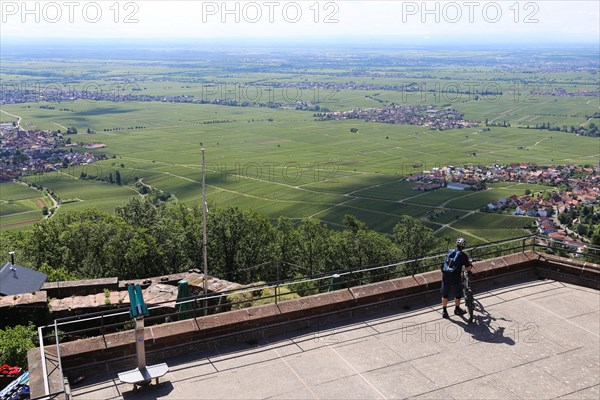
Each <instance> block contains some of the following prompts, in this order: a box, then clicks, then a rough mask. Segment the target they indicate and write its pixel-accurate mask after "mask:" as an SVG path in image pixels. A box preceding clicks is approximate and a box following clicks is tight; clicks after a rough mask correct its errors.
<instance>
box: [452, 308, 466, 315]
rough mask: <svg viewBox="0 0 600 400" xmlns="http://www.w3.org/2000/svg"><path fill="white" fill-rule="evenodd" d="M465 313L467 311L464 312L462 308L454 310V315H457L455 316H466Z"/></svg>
mask: <svg viewBox="0 0 600 400" xmlns="http://www.w3.org/2000/svg"><path fill="white" fill-rule="evenodd" d="M465 313H466V311H465V310H463V309H462V308H460V307H456V308H455V309H454V314H455V315H464V314H465Z"/></svg>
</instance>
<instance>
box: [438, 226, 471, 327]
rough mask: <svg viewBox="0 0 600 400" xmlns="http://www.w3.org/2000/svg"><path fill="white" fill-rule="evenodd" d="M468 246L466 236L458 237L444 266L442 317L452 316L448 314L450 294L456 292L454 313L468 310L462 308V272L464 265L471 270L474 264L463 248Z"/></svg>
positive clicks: (458, 313) (459, 313)
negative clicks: (454, 247)
mask: <svg viewBox="0 0 600 400" xmlns="http://www.w3.org/2000/svg"><path fill="white" fill-rule="evenodd" d="M465 247H467V241H466V240H465V239H464V238H458V239H456V249H454V250H450V252H449V253H448V255H447V256H446V260H445V261H444V265H443V266H442V290H441V292H442V307H443V311H442V317H443V318H450V316H449V315H448V310H447V309H446V307H447V306H448V295H449V294H450V293H453V294H454V314H455V315H463V314H464V313H465V312H466V311H465V310H463V309H462V308H460V299H461V298H462V294H463V287H462V280H461V273H462V269H463V267H466V269H467V271H471V268H473V264H472V263H471V260H470V259H469V256H467V254H466V253H464V252H463V250H464V249H465Z"/></svg>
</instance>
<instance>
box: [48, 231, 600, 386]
mask: <svg viewBox="0 0 600 400" xmlns="http://www.w3.org/2000/svg"><path fill="white" fill-rule="evenodd" d="M526 250H532V251H533V252H536V253H537V251H542V252H550V253H558V254H559V255H561V254H565V255H567V256H568V255H571V256H573V257H575V256H583V255H584V254H581V253H578V249H575V248H573V246H572V245H571V244H570V243H569V242H568V241H567V242H564V241H557V240H554V239H551V238H549V237H546V236H540V235H528V236H521V237H517V238H513V239H508V240H500V241H495V242H489V243H485V244H481V245H477V246H473V247H471V248H468V249H467V250H466V252H467V254H469V256H470V257H471V258H472V259H473V260H474V261H480V260H483V259H487V258H494V257H500V256H504V255H508V254H514V253H523V252H525V251H526ZM586 251H587V253H586V254H585V256H586V257H588V258H590V259H592V260H593V261H594V262H596V263H598V262H600V247H598V246H590V245H588V246H587V250H586ZM446 255H447V252H441V253H436V254H430V255H424V256H420V257H415V258H411V259H406V260H402V261H398V262H394V263H388V264H381V265H368V266H361V267H355V268H348V269H343V270H334V271H328V272H323V273H318V274H312V275H305V276H301V277H298V278H290V279H284V280H278V281H273V282H269V283H261V284H254V285H247V286H244V287H242V288H239V289H233V290H228V291H223V292H219V293H214V294H200V295H197V296H190V297H187V298H182V299H177V300H176V301H175V300H170V301H165V302H160V303H156V304H154V305H152V306H149V307H148V310H150V311H151V310H163V311H164V309H166V308H169V309H172V308H173V305H174V304H175V305H183V304H191V306H192V308H191V310H190V309H183V310H182V311H175V312H167V313H164V312H163V313H161V314H160V315H155V316H149V317H146V318H145V322H146V324H147V325H152V324H157V323H164V322H167V321H170V320H173V318H178V317H180V316H181V315H186V316H187V317H186V318H192V317H198V316H203V315H206V314H211V313H212V314H214V313H218V312H222V311H227V310H231V309H233V308H236V307H237V306H239V308H243V307H245V306H247V305H248V304H250V305H252V304H253V303H256V302H260V303H261V304H262V303H265V302H275V303H278V302H279V301H280V299H281V298H282V297H283V296H290V295H297V296H302V295H306V294H313V293H321V292H324V291H327V290H328V289H330V288H332V286H333V285H335V287H337V288H349V287H354V286H360V285H363V284H368V283H373V282H380V281H385V280H389V279H394V278H399V277H402V276H410V275H415V274H418V273H422V272H427V271H431V270H435V269H437V268H439V267H440V265H441V264H442V263H443V260H444V259H445V257H446ZM284 288H285V289H286V291H285V292H283V293H282V289H284ZM258 291H260V292H261V295H260V296H258V297H253V296H250V298H248V299H241V300H235V296H240V295H244V294H252V293H256V292H258ZM263 293H272V294H263ZM175 308H176V307H175ZM205 313H206V314H205ZM78 324H79V325H80V326H81V325H82V324H84V325H88V326H84V327H83V328H81V327H80V328H79V329H70V328H71V327H73V326H76V325H78ZM130 324H131V321H130V319H129V308H128V307H121V308H117V309H114V310H109V311H101V312H95V313H89V314H84V315H78V316H72V317H65V318H57V319H56V320H55V321H54V324H52V325H47V326H43V327H40V328H38V334H39V338H40V350H41V354H42V361H43V363H42V365H43V368H44V374H45V377H46V376H47V371H45V362H44V360H45V354H44V346H43V344H44V343H46V342H49V341H51V342H54V343H52V344H55V345H56V353H57V357H58V361H59V369H60V373H61V379H62V381H63V393H64V392H65V385H64V377H63V371H62V364H61V356H60V343H61V340H62V342H63V343H64V342H65V341H66V340H71V339H77V338H83V337H92V336H97V335H104V334H105V333H110V332H113V331H119V330H128V329H133V327H129V325H130ZM90 325H91V326H90ZM44 329H46V330H49V329H52V330H53V332H51V334H49V335H47V336H43V334H42V332H43V330H44ZM45 389H46V393H47V395H49V387H48V384H47V378H46V382H45Z"/></svg>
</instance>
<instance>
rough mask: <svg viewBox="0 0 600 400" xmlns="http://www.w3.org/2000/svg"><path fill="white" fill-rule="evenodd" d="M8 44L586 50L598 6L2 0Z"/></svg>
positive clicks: (599, 15)
mask: <svg viewBox="0 0 600 400" xmlns="http://www.w3.org/2000/svg"><path fill="white" fill-rule="evenodd" d="M0 20H1V24H2V25H1V32H2V36H3V37H4V39H5V40H8V39H28V38H45V39H52V38H77V39H86V38H101V39H126V38H130V39H153V38H160V39H163V40H164V39H166V40H168V39H194V38H198V39H200V38H202V39H210V38H225V39H226V38H244V39H246V40H252V39H257V40H268V39H274V40H275V39H279V40H281V39H285V38H295V39H299V38H306V39H309V40H321V39H324V40H326V39H332V38H337V39H344V38H345V39H346V40H349V39H351V38H354V37H363V38H369V37H373V38H375V37H382V36H386V37H395V38H405V39H414V40H417V41H419V42H424V43H427V42H428V41H430V42H436V41H440V40H445V41H455V40H458V41H465V42H468V41H472V40H480V41H484V40H507V41H512V42H520V41H523V42H529V41H534V42H535V41H540V42H548V43H550V42H563V43H564V42H587V43H592V44H594V43H598V42H599V40H600V39H599V37H600V22H599V21H600V2H598V1H594V0H592V1H577V0H575V1H572V0H537V1H516V0H509V1H506V0H497V1H470V0H467V1H400V0H391V1H355V0H335V1H316V0H309V1H306V0H296V1H287V0H277V1H274V0H273V1H271V0H266V1H199V0H198V1H197V0H189V1H170V0H169V1H167V0H137V1H116V0H108V1H106V0H95V1H87V0H64V1H62V0H57V1H23V0H15V1H7V0H0Z"/></svg>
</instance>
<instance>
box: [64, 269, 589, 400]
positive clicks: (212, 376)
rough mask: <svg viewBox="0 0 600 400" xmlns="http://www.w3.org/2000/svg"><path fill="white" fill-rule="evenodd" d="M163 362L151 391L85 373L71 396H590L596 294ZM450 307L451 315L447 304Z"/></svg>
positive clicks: (507, 291) (355, 326)
mask: <svg viewBox="0 0 600 400" xmlns="http://www.w3.org/2000/svg"><path fill="white" fill-rule="evenodd" d="M475 295H476V298H477V300H478V301H479V307H478V308H479V310H478V312H477V315H476V321H475V322H474V324H473V325H468V324H467V323H466V322H465V321H464V320H463V319H462V318H461V317H456V316H454V315H452V318H451V320H449V321H448V320H444V319H442V318H441V312H440V307H439V306H438V305H437V304H423V305H422V306H421V307H420V308H413V309H411V310H399V311H398V312H397V313H385V314H376V315H372V316H371V317H369V318H365V319H362V320H359V321H349V322H348V323H346V324H343V323H338V324H335V325H329V326H325V327H321V328H320V329H319V330H313V331H308V330H304V331H296V332H290V333H289V334H287V335H285V336H279V337H272V338H269V339H267V340H262V341H260V342H258V343H254V344H240V345H237V346H232V347H229V348H218V349H215V350H214V351H213V352H211V353H210V354H208V353H193V354H189V355H188V356H185V357H179V358H174V359H170V360H166V362H167V363H168V364H169V366H170V369H171V370H170V372H169V373H168V374H167V375H166V376H165V377H164V378H163V379H161V383H160V385H159V386H158V387H156V386H154V385H151V386H150V387H147V388H143V389H140V390H137V391H133V390H132V389H133V388H132V385H128V384H121V383H120V382H119V380H118V378H117V376H116V372H120V371H115V373H114V374H112V375H110V376H107V375H105V376H99V377H94V378H90V377H88V378H87V379H86V380H85V381H84V382H83V383H82V384H80V385H79V386H74V387H73V388H72V390H73V394H74V397H75V399H102V400H105V399H121V398H124V399H157V398H161V399H163V398H164V399H269V398H278V399H279V398H281V399H379V398H383V399H391V398H407V397H410V398H412V397H416V398H424V399H428V398H429V399H441V398H445V399H453V398H455V399H468V398H473V399H486V398H487V399H499V398H502V399H519V398H524V399H536V398H540V399H542V398H543V399H546V398H565V399H587V398H589V399H596V400H597V399H598V398H600V292H598V291H596V290H593V289H588V288H583V287H579V286H574V285H570V284H565V283H561V282H557V281H551V280H534V281H520V282H515V283H514V284H512V285H510V286H503V287H501V288H496V289H493V290H489V291H486V292H481V293H476V294H475ZM450 311H452V309H451V308H450Z"/></svg>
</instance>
